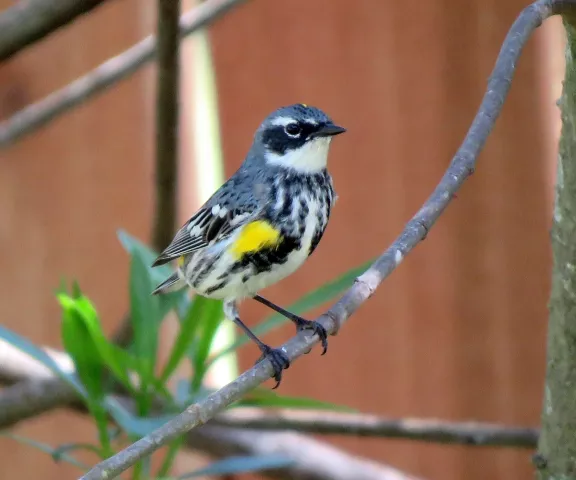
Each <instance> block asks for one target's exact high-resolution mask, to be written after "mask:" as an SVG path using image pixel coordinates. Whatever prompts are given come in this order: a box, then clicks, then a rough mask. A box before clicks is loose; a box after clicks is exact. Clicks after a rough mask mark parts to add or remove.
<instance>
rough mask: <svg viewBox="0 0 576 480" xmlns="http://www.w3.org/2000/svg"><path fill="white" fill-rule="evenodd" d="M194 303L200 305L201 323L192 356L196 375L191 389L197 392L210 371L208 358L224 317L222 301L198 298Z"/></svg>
mask: <svg viewBox="0 0 576 480" xmlns="http://www.w3.org/2000/svg"><path fill="white" fill-rule="evenodd" d="M194 303H200V308H199V311H200V313H199V317H198V319H199V321H200V326H199V329H198V330H197V336H196V339H197V340H196V342H195V343H194V346H193V348H192V352H191V354H190V356H191V360H192V366H193V368H194V374H193V376H192V382H191V388H192V391H193V392H195V391H196V390H197V389H198V388H200V386H201V385H202V380H203V379H204V375H205V374H206V371H207V369H208V362H207V359H208V356H209V355H210V350H211V347H212V343H213V342H214V337H215V336H216V332H217V331H218V326H219V325H220V322H221V320H222V317H223V311H222V301H220V300H212V299H209V298H204V297H200V296H198V297H196V298H195V299H194Z"/></svg>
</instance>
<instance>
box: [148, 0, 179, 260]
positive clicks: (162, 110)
mask: <svg viewBox="0 0 576 480" xmlns="http://www.w3.org/2000/svg"><path fill="white" fill-rule="evenodd" d="M157 4H158V30H157V39H158V46H157V51H158V54H157V55H158V58H157V64H158V80H157V85H156V168H155V177H156V188H155V193H156V208H155V209H154V224H153V230H152V246H153V247H154V248H155V249H156V250H158V251H161V250H162V249H164V248H165V247H166V246H167V245H168V244H169V243H170V240H172V235H173V234H174V227H175V226H176V180H177V174H178V164H177V162H178V111H179V109H178V107H179V101H178V99H179V97H180V96H179V91H178V90H179V88H180V82H179V77H180V62H179V57H180V35H179V31H178V19H179V18H180V0H157Z"/></svg>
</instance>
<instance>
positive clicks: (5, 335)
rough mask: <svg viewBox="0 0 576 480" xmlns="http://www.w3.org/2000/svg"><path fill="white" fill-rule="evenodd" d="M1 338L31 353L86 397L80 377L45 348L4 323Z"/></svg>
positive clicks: (0, 329)
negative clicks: (56, 359) (53, 357)
mask: <svg viewBox="0 0 576 480" xmlns="http://www.w3.org/2000/svg"><path fill="white" fill-rule="evenodd" d="M0 338H2V339H4V340H6V341H7V342H8V343H10V344H11V345H13V346H14V347H16V348H18V349H19V350H21V351H23V352H24V353H26V354H28V355H30V356H31V357H32V358H34V359H36V360H38V361H39V362H40V363H42V364H43V365H45V366H46V367H47V368H49V369H50V371H51V372H52V373H54V375H56V376H58V377H59V378H61V379H62V380H64V381H65V382H66V383H67V384H69V385H70V386H71V387H73V388H74V389H75V390H76V391H77V392H78V394H80V395H81V396H82V397H84V398H86V397H87V395H86V390H85V389H84V387H83V386H82V384H81V383H80V382H79V381H78V379H77V378H76V377H75V376H74V375H73V374H71V373H68V372H66V371H65V370H63V369H62V368H60V366H59V365H58V364H57V363H56V362H55V361H54V360H53V359H52V358H51V357H50V356H49V355H48V354H47V353H46V352H44V350H42V349H40V348H38V347H37V346H36V345H34V344H33V343H32V342H30V341H28V340H26V339H25V338H24V337H21V336H20V335H18V334H17V333H14V332H12V331H11V330H8V329H7V328H6V327H4V326H3V325H0Z"/></svg>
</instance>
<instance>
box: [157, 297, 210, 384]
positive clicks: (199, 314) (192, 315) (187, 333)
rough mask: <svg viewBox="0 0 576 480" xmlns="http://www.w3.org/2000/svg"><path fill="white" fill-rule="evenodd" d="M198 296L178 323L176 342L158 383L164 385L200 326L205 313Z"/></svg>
mask: <svg viewBox="0 0 576 480" xmlns="http://www.w3.org/2000/svg"><path fill="white" fill-rule="evenodd" d="M204 300H205V299H204V298H202V297H200V296H196V297H194V299H193V300H192V303H191V305H190V307H189V308H188V311H187V312H186V313H185V315H184V316H183V318H182V321H181V322H180V332H179V334H178V335H177V336H176V341H175V342H174V345H173V346H172V350H171V352H170V356H169V357H168V361H167V362H166V365H165V367H164V370H163V371H162V374H161V375H160V382H161V383H163V384H165V383H166V382H167V381H168V379H169V378H170V376H171V375H172V374H173V373H174V371H175V370H176V368H177V367H178V365H179V364H180V362H181V361H182V359H183V358H184V357H185V356H186V354H187V353H188V352H189V351H190V349H191V346H192V343H193V342H194V340H195V336H196V332H197V331H198V326H199V325H200V323H201V321H202V318H203V315H204V312H205V311H206V302H204Z"/></svg>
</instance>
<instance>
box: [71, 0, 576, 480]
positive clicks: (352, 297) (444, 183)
mask: <svg viewBox="0 0 576 480" xmlns="http://www.w3.org/2000/svg"><path fill="white" fill-rule="evenodd" d="M575 9H576V2H574V1H558V0H539V1H537V2H535V3H533V4H532V5H530V6H528V7H526V8H525V9H524V10H523V11H522V12H521V14H520V15H519V17H518V18H517V19H516V21H515V22H514V24H513V25H512V27H511V28H510V30H509V32H508V34H507V36H506V39H505V41H504V43H503V45H502V48H501V50H500V53H499V55H498V58H497V61H496V65H495V67H494V70H493V72H492V75H491V76H490V79H489V81H488V88H487V91H486V93H485V95H484V98H483V100H482V103H481V105H480V109H479V111H478V113H477V114H476V117H475V118H474V121H473V122H472V125H471V127H470V129H469V130H468V133H467V134H466V137H465V139H464V142H463V143H462V145H461V146H460V148H459V149H458V151H457V152H456V155H455V156H454V158H453V159H452V162H451V163H450V166H449V167H448V170H447V171H446V173H445V174H444V176H443V177H442V179H441V181H440V184H439V185H438V186H437V187H436V189H435V190H434V192H433V193H432V195H431V196H430V197H429V198H428V200H427V201H426V202H425V204H424V205H423V206H422V208H421V209H420V210H419V211H418V212H417V213H416V215H415V216H414V217H413V218H412V219H411V220H410V222H409V223H408V224H407V225H406V228H405V229H404V231H403V232H402V234H401V235H400V236H399V237H398V238H397V239H396V240H395V241H394V243H393V244H392V245H391V246H390V247H389V248H388V249H387V250H386V251H385V252H384V254H383V255H382V256H381V257H380V258H378V259H377V260H376V262H375V263H374V264H373V265H372V266H371V267H370V268H369V269H368V270H367V271H366V272H365V273H364V274H363V275H361V276H360V277H359V278H358V279H357V281H356V282H355V284H354V285H353V286H352V287H351V288H350V289H349V290H348V292H347V293H346V294H345V295H344V297H343V298H342V299H341V300H340V301H338V302H337V303H336V304H335V305H334V306H333V307H332V308H331V309H330V310H329V311H328V312H327V313H326V314H324V315H322V316H321V317H320V318H319V319H318V321H319V322H320V323H321V324H322V326H323V327H324V328H325V329H326V331H327V332H329V333H330V334H332V335H334V334H336V332H337V331H338V329H339V328H340V327H341V326H342V324H343V323H344V322H345V321H346V320H347V319H348V318H349V317H350V315H352V314H353V313H354V312H355V311H356V310H357V309H358V308H359V307H360V305H362V303H364V302H365V301H366V300H367V299H368V298H369V297H370V296H371V295H372V294H373V293H374V291H375V290H376V288H377V287H378V286H379V285H380V283H381V282H382V281H383V280H384V279H385V278H386V277H387V276H388V275H390V273H392V271H393V270H394V269H395V268H396V267H397V266H398V265H399V264H400V263H401V261H402V259H403V258H404V257H405V256H406V255H407V254H408V253H409V252H410V251H411V250H412V249H413V248H414V247H415V246H416V245H417V244H418V243H419V242H420V241H421V240H422V239H423V238H424V237H425V236H426V234H427V233H428V231H429V230H430V228H431V227H432V226H433V225H434V223H435V222H436V220H437V219H438V217H439V216H440V215H441V213H442V212H443V211H444V210H445V209H446V207H447V206H448V204H449V203H450V201H451V199H452V197H453V196H454V194H455V193H456V192H457V191H458V190H459V189H460V187H461V186H462V184H463V183H464V181H465V180H466V179H467V178H468V177H469V176H470V175H471V174H472V173H473V172H474V168H475V165H476V159H477V157H478V155H479V153H480V151H481V149H482V147H483V146H484V143H485V142H486V139H487V138H488V135H489V134H490V132H491V130H492V128H493V126H494V123H495V121H496V118H497V117H498V115H499V114H500V111H501V110H502V105H503V103H504V100H505V98H506V95H507V94H508V90H509V88H510V84H511V81H512V77H513V75H514V71H515V67H516V64H517V61H518V58H519V56H520V53H521V51H522V49H523V47H524V45H525V44H526V41H527V40H528V38H529V37H530V35H531V33H532V32H533V31H534V29H535V28H537V27H538V26H539V25H540V24H541V23H542V21H543V20H545V19H546V18H548V17H550V16H552V15H554V14H556V13H566V12H569V11H574V10H575ZM317 342H318V337H317V336H314V337H309V336H306V335H305V334H303V333H300V334H299V335H297V336H296V337H294V338H293V339H291V340H289V341H288V342H287V343H285V344H284V345H283V346H282V349H283V350H284V352H285V353H286V354H287V356H288V358H289V359H290V361H291V362H293V361H294V360H296V359H297V358H298V357H300V356H301V355H303V354H304V353H305V352H307V351H308V350H310V349H311V348H312V346H313V345H314V344H316V343H317ZM271 374H272V366H271V364H270V362H269V361H267V360H266V361H264V362H260V363H258V364H257V365H255V366H254V367H253V368H251V369H250V370H248V371H246V372H244V373H243V374H242V375H240V376H239V377H238V378H237V379H236V380H234V381H233V382H231V383H229V384H228V385H226V386H225V387H223V388H221V389H220V390H219V391H217V392H215V393H213V394H211V395H209V396H208V397H206V398H205V399H204V400H202V401H200V402H198V403H196V404H193V405H190V406H189V407H188V408H186V409H185V410H184V411H183V412H182V413H181V414H180V415H178V416H177V417H175V418H174V419H172V420H170V421H168V422H166V424H164V425H163V426H161V427H160V428H158V429H157V430H156V431H154V432H152V433H151V434H149V435H147V436H146V437H144V438H142V439H140V440H138V441H137V442H135V443H134V444H132V445H130V446H129V447H127V448H126V449H125V450H123V451H121V452H119V453H118V454H116V455H114V456H112V457H110V458H108V459H106V460H105V461H103V462H101V463H99V464H98V465H96V466H95V467H94V468H93V469H92V470H90V471H89V472H88V473H87V474H86V475H84V476H83V477H82V480H100V479H104V478H106V479H110V478H115V477H116V476H118V475H119V474H120V473H122V472H123V471H125V470H126V469H127V468H129V467H130V466H131V465H133V464H134V463H135V462H137V461H138V460H140V459H142V458H144V457H146V456H148V455H150V454H151V453H153V452H154V451H156V450H157V449H158V448H160V447H161V446H162V445H165V444H166V443H168V442H170V441H171V440H174V439H175V438H177V437H179V436H180V435H182V434H183V433H185V432H188V431H189V430H191V429H193V428H195V427H198V426H200V425H203V424H205V423H206V422H207V421H208V420H210V419H211V418H212V417H214V416H215V415H216V414H217V413H218V412H220V411H221V410H223V409H224V408H225V407H226V406H228V405H229V404H230V403H232V402H233V401H235V400H238V399H239V398H241V397H242V396H243V395H244V394H245V393H247V392H248V391H250V390H251V389H253V388H255V387H256V386H258V385H260V384H261V383H263V382H264V381H265V380H266V379H268V378H269V377H270V375H271Z"/></svg>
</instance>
